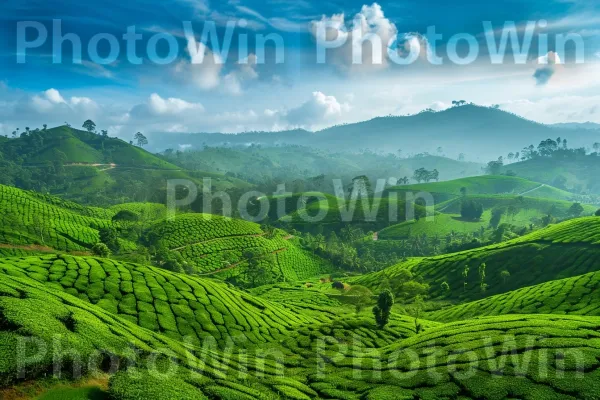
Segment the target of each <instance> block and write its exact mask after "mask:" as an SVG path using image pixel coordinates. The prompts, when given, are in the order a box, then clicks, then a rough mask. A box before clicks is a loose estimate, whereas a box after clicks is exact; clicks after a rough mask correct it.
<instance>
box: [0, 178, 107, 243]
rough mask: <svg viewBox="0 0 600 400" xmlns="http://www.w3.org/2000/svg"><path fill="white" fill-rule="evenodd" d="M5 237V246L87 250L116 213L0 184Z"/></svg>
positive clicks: (0, 206)
mask: <svg viewBox="0 0 600 400" xmlns="http://www.w3.org/2000/svg"><path fill="white" fill-rule="evenodd" d="M0 210H2V212H1V214H2V215H1V216H2V222H3V224H2V228H1V234H2V236H3V239H4V242H5V243H23V244H32V243H34V244H35V243H40V244H45V245H48V246H51V247H53V248H55V249H57V250H63V251H74V250H79V251H82V250H86V249H87V248H89V247H91V246H93V245H94V244H96V243H97V242H98V229H99V228H104V227H108V226H111V225H112V223H111V220H110V218H111V217H112V215H114V214H113V213H111V212H109V211H105V210H102V209H96V208H88V207H82V206H79V205H77V204H75V203H70V202H66V201H60V200H58V199H57V198H55V197H51V196H43V195H40V194H37V193H33V192H26V191H23V190H20V189H15V188H11V187H8V186H2V185H0Z"/></svg>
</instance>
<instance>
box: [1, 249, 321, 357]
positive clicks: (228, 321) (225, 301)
mask: <svg viewBox="0 0 600 400" xmlns="http://www.w3.org/2000/svg"><path fill="white" fill-rule="evenodd" d="M0 271H1V272H2V274H5V275H9V276H12V277H28V278H31V279H34V280H36V281H38V282H40V283H42V284H44V285H45V286H46V287H47V288H49V289H54V290H57V291H59V292H64V293H67V294H70V295H72V296H74V297H76V298H78V299H80V300H83V301H85V302H86V303H91V304H93V305H96V306H98V308H100V309H102V310H104V311H106V312H109V313H111V314H114V315H118V316H119V317H120V318H121V319H123V320H128V321H131V322H132V323H134V324H136V325H139V326H141V327H142V328H146V329H148V330H150V331H153V332H157V333H161V334H163V335H165V336H167V337H170V338H172V339H174V340H179V341H182V340H183V338H184V337H186V339H187V340H188V341H190V340H192V341H193V342H194V343H196V344H200V343H202V340H204V339H205V338H207V337H210V338H215V339H216V341H217V342H218V344H219V346H220V347H224V346H225V345H226V344H227V341H228V340H234V341H237V340H240V337H241V336H244V338H245V339H244V340H245V341H247V342H246V344H244V343H240V344H239V345H242V346H243V345H250V344H254V345H257V344H259V343H264V342H268V341H272V340H278V339H279V338H281V337H283V336H282V335H286V332H287V331H289V330H291V329H293V327H294V326H298V325H300V324H307V323H315V322H316V320H314V319H313V318H312V317H309V316H303V315H295V314H294V313H292V312H290V311H289V310H286V309H285V308H283V307H281V306H277V305H275V304H272V303H269V302H268V301H263V300H259V299H255V298H252V297H251V296H248V295H244V294H243V293H242V292H238V291H235V290H232V289H231V288H229V287H228V286H227V285H225V284H224V283H220V282H218V281H215V280H208V279H200V278H195V277H187V276H186V275H180V274H174V273H172V272H169V271H165V270H163V269H160V268H154V267H147V266H141V265H136V264H130V263H119V262H115V261H111V260H105V259H97V258H91V257H71V256H56V255H50V256H42V257H29V258H7V259H3V260H1V261H0Z"/></svg>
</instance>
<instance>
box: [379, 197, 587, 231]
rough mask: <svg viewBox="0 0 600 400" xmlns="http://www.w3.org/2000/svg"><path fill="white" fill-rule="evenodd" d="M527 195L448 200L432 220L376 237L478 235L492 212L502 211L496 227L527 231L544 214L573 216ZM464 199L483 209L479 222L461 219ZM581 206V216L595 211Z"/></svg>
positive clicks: (564, 207)
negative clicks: (525, 229)
mask: <svg viewBox="0 0 600 400" xmlns="http://www.w3.org/2000/svg"><path fill="white" fill-rule="evenodd" d="M528 196H529V194H527V195H526V196H511V195H472V196H471V195H468V196H465V197H463V198H456V199H452V200H448V201H445V202H443V203H441V204H439V205H437V206H436V207H435V209H436V210H438V211H439V212H438V213H436V214H435V215H434V216H433V217H432V218H433V219H432V220H425V219H421V220H418V221H407V222H404V223H400V224H396V225H392V226H390V227H387V228H385V229H383V230H381V231H380V232H379V238H380V239H384V240H399V239H406V238H408V237H410V236H414V235H427V236H429V237H433V236H439V237H444V236H446V235H449V234H453V233H461V234H473V233H479V232H480V231H481V230H482V229H484V230H487V229H489V228H490V222H491V220H492V215H493V210H494V209H501V210H502V216H501V218H500V219H499V221H498V222H497V225H499V224H503V223H507V224H510V225H514V226H517V227H524V228H527V229H529V228H530V226H531V225H534V226H539V225H540V223H541V220H542V218H544V217H545V216H547V215H551V216H552V217H553V218H558V219H566V218H572V217H573V216H572V215H570V214H569V209H570V207H571V206H572V205H573V203H572V202H569V201H562V200H554V199H552V198H538V197H528ZM465 199H466V200H473V201H475V202H477V203H479V204H481V205H482V206H483V208H484V212H483V215H482V216H481V218H480V219H479V220H476V221H471V220H466V219H464V218H462V217H461V214H460V207H461V202H462V201H463V200H465ZM582 207H583V212H582V215H592V214H594V213H595V212H596V210H597V206H592V205H587V204H582Z"/></svg>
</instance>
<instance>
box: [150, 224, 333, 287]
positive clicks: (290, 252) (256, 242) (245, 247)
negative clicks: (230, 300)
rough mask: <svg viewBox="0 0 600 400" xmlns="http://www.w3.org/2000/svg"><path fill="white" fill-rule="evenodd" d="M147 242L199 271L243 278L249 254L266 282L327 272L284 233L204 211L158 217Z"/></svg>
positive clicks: (326, 266)
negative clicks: (262, 269) (265, 275)
mask: <svg viewBox="0 0 600 400" xmlns="http://www.w3.org/2000/svg"><path fill="white" fill-rule="evenodd" d="M147 241H148V243H149V244H150V245H152V244H158V243H160V244H164V245H165V246H166V247H167V248H168V249H169V250H170V251H173V252H176V253H179V254H180V255H181V257H182V258H183V259H184V260H185V261H186V262H187V263H188V265H191V266H193V268H194V270H195V272H197V273H198V274H200V275H212V276H215V277H219V278H222V279H227V278H230V279H231V278H234V279H235V280H236V281H238V282H239V281H245V280H246V278H245V274H246V271H247V266H248V261H250V260H249V258H250V256H249V255H248V252H252V257H253V258H255V260H256V261H257V262H258V264H264V266H265V268H266V269H267V270H268V271H269V275H270V280H271V281H273V282H278V281H295V280H300V279H306V278H309V277H312V276H316V275H320V274H324V273H327V272H330V271H331V270H332V268H331V266H330V265H329V264H328V263H327V262H325V261H324V260H322V259H320V258H318V257H315V256H314V255H312V254H310V253H308V252H306V251H304V250H302V249H301V248H300V247H299V246H297V244H296V243H295V239H294V238H293V237H292V236H291V235H289V234H287V233H286V232H284V231H282V230H279V229H275V230H274V231H273V232H263V230H262V229H261V227H260V225H258V224H256V223H253V222H248V221H243V220H238V219H231V218H225V217H221V216H216V215H210V214H182V215H178V216H177V217H175V218H173V219H171V220H162V221H158V222H157V223H156V224H155V225H154V226H153V227H152V228H151V229H150V230H149V232H148V233H147Z"/></svg>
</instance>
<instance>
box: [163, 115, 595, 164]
mask: <svg viewBox="0 0 600 400" xmlns="http://www.w3.org/2000/svg"><path fill="white" fill-rule="evenodd" d="M558 136H560V137H565V138H567V139H568V140H569V143H570V145H571V146H584V145H588V146H589V145H591V143H593V142H594V141H595V140H597V138H595V135H594V134H593V133H592V131H590V130H588V129H572V128H561V127H552V126H549V125H544V124H540V123H537V122H533V121H530V120H527V119H524V118H521V117H519V116H516V115H514V114H511V113H508V112H505V111H502V110H499V109H494V108H488V107H481V106H476V105H466V106H462V107H453V108H450V109H447V110H445V111H440V112H432V111H431V112H422V113H419V114H416V115H410V116H400V117H380V118H374V119H372V120H369V121H364V122H359V123H354V124H345V125H338V126H334V127H331V128H328V129H324V130H322V131H319V132H308V131H305V130H294V131H281V132H249V133H242V134H222V133H198V134H172V135H168V134H161V135H155V136H153V137H152V139H153V140H152V141H153V142H154V149H156V150H161V149H165V148H167V147H173V148H176V147H177V145H188V146H191V147H192V148H201V147H202V146H203V145H209V146H219V145H225V144H231V145H244V144H246V145H249V144H252V143H254V144H261V145H264V146H273V145H276V144H282V143H286V144H299V145H304V146H312V147H317V148H321V149H332V150H335V151H358V150H360V149H371V150H383V151H388V152H393V153H395V152H396V151H397V150H398V149H402V150H403V152H404V154H408V153H412V154H417V153H422V152H435V151H436V150H437V149H438V148H440V147H441V148H442V151H443V152H444V153H445V154H450V155H452V156H456V155H458V154H459V153H465V154H466V155H467V157H468V158H469V159H471V160H477V161H489V160H491V159H495V158H497V157H498V156H500V155H506V154H508V153H510V152H516V151H520V150H521V149H522V148H523V147H524V146H528V145H530V144H536V145H537V144H538V143H539V142H540V141H542V140H544V139H547V138H556V137H558Z"/></svg>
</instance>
